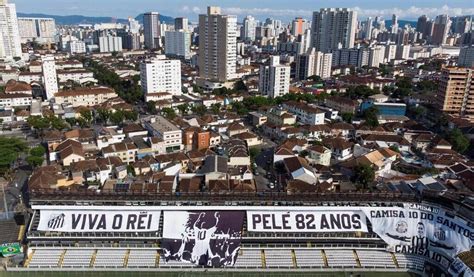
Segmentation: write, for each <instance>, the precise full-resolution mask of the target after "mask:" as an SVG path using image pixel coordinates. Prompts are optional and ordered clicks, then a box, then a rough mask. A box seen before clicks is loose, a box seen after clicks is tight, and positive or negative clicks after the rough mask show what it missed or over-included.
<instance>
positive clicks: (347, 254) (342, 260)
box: [325, 249, 357, 267]
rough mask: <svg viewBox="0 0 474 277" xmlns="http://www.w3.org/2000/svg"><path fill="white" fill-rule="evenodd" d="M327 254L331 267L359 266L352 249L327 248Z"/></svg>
mask: <svg viewBox="0 0 474 277" xmlns="http://www.w3.org/2000/svg"><path fill="white" fill-rule="evenodd" d="M325 254H326V257H327V259H328V265H329V266H330V267H357V263H356V260H355V259H354V252H353V251H352V250H346V249H327V250H325Z"/></svg>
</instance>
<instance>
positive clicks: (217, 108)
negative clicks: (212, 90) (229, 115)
mask: <svg viewBox="0 0 474 277" xmlns="http://www.w3.org/2000/svg"><path fill="white" fill-rule="evenodd" d="M220 110H221V103H214V104H212V105H211V111H212V113H213V114H218V113H219V112H220Z"/></svg>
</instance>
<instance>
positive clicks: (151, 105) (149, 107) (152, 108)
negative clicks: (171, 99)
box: [146, 101, 156, 114]
mask: <svg viewBox="0 0 474 277" xmlns="http://www.w3.org/2000/svg"><path fill="white" fill-rule="evenodd" d="M146 111H147V112H148V113H150V114H156V102H155V101H148V102H146Z"/></svg>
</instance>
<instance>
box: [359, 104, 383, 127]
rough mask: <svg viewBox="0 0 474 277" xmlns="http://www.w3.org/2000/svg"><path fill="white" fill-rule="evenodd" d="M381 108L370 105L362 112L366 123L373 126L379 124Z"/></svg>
mask: <svg viewBox="0 0 474 277" xmlns="http://www.w3.org/2000/svg"><path fill="white" fill-rule="evenodd" d="M378 114H379V110H378V109H377V108H376V107H370V108H368V109H367V110H365V111H364V112H363V114H362V116H363V118H364V119H365V123H366V124H367V125H369V126H371V127H377V126H379V120H378V118H377V116H378Z"/></svg>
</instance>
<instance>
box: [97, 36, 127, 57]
mask: <svg viewBox="0 0 474 277" xmlns="http://www.w3.org/2000/svg"><path fill="white" fill-rule="evenodd" d="M99 50H100V52H101V53H107V52H122V38H121V37H114V36H105V37H99Z"/></svg>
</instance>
